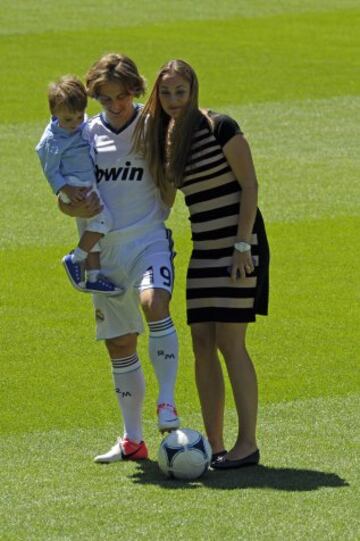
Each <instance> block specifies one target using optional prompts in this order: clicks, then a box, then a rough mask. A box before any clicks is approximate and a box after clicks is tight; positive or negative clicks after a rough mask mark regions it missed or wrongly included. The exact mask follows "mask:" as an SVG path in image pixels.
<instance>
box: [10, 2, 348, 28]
mask: <svg viewBox="0 0 360 541" xmlns="http://www.w3.org/2000/svg"><path fill="white" fill-rule="evenodd" d="M356 8H358V2H357V1H356V0H342V2H341V4H340V3H339V1H338V0H327V2H322V1H319V0H288V2H286V4H284V3H277V2H268V1H267V0H245V1H242V2H233V0H223V2H222V4H221V18H223V19H232V18H234V17H242V18H253V17H264V16H265V17H266V16H273V15H279V14H284V13H288V14H289V13H291V14H299V13H306V12H326V11H334V10H336V11H344V10H349V9H356ZM99 10H101V11H100V13H99ZM110 13H111V17H109V14H110ZM204 17H205V18H206V19H216V20H218V19H219V4H218V2H217V0H206V1H204V0H198V1H197V2H196V3H194V2H193V1H192V0H172V1H171V3H169V2H168V0H157V1H156V2H152V3H151V4H149V2H148V1H147V0H138V1H137V2H136V11H135V10H134V6H133V5H132V4H131V3H127V2H118V1H116V0H103V1H102V3H101V6H100V7H99V4H98V3H97V2H96V0H85V1H83V2H81V4H77V5H76V17H74V2H73V1H72V0H62V2H61V4H56V3H49V2H46V1H45V0H35V1H32V2H29V1H28V0H15V1H14V0H2V13H1V19H0V21H1V28H0V35H10V34H24V33H27V34H29V33H39V32H44V31H52V32H53V31H55V32H56V31H58V30H59V26H61V25H64V26H66V28H67V29H68V30H79V29H82V28H97V27H98V26H99V21H101V24H102V26H103V27H109V26H113V25H114V24H116V26H118V27H120V28H121V29H122V28H123V27H133V26H138V25H141V24H144V23H146V24H154V23H158V22H174V21H184V20H185V21H188V20H202V19H204ZM39 19H40V20H41V24H40V25H39Z"/></svg>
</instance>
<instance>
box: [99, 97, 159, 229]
mask: <svg viewBox="0 0 360 541" xmlns="http://www.w3.org/2000/svg"><path fill="white" fill-rule="evenodd" d="M140 110H141V109H140V107H137V115H136V116H135V118H134V119H133V120H132V121H130V123H129V124H128V125H127V126H125V127H124V128H123V129H121V130H120V131H119V133H117V132H116V131H114V130H113V129H112V128H111V126H110V125H109V124H108V123H107V122H106V118H105V117H104V114H103V113H100V114H99V115H96V116H94V117H93V118H90V119H89V121H88V122H89V124H88V125H89V134H90V139H91V143H92V146H93V152H94V161H95V166H96V171H95V172H96V180H97V188H98V190H99V192H100V195H101V197H102V199H103V201H104V203H105V205H106V207H107V208H108V209H109V210H110V212H111V215H112V216H113V219H114V226H113V230H116V231H120V230H121V231H122V232H124V233H126V232H127V231H128V232H129V233H130V232H132V233H133V232H134V231H136V230H137V229H139V230H144V229H147V228H148V227H150V226H154V225H156V224H158V223H162V222H163V221H164V220H165V219H166V218H167V217H168V215H169V209H168V207H167V206H166V205H165V204H164V203H163V202H162V200H161V197H160V192H159V190H158V188H157V187H156V185H155V183H154V181H153V179H152V177H151V175H150V172H149V169H148V166H147V164H146V162H145V160H143V159H142V158H141V157H140V156H139V155H137V154H134V153H133V152H132V151H131V149H132V144H133V142H132V136H133V132H134V128H135V126H136V123H137V121H138V118H139V113H140Z"/></svg>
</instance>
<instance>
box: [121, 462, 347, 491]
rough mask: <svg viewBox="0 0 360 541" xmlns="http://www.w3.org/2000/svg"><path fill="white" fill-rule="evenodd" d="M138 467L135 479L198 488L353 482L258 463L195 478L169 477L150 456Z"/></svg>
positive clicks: (300, 487) (304, 487)
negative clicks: (189, 479) (258, 464)
mask: <svg viewBox="0 0 360 541" xmlns="http://www.w3.org/2000/svg"><path fill="white" fill-rule="evenodd" d="M137 467H138V470H137V471H136V472H135V473H134V474H132V475H131V476H130V479H131V480H132V481H133V482H134V483H139V484H143V485H158V486H161V487H163V488H170V489H176V488H181V489H184V488H189V489H196V488H198V487H201V486H205V487H207V488H214V489H216V488H218V489H227V490H233V489H245V488H271V489H274V490H288V491H291V492H296V491H298V492H305V491H311V490H318V489H319V488H323V487H328V488H339V487H346V486H349V483H347V481H345V480H344V479H342V478H341V477H339V476H338V475H336V473H325V472H321V471H316V470H300V469H295V468H271V467H268V466H262V465H260V466H255V467H251V468H240V469H238V470H228V471H222V472H220V471H211V470H210V471H209V472H207V474H206V475H205V476H204V477H201V478H200V479H196V480H195V481H181V480H176V479H167V478H166V477H164V475H163V474H162V473H161V472H160V470H159V467H158V464H157V462H155V461H152V460H146V461H142V462H138V463H137Z"/></svg>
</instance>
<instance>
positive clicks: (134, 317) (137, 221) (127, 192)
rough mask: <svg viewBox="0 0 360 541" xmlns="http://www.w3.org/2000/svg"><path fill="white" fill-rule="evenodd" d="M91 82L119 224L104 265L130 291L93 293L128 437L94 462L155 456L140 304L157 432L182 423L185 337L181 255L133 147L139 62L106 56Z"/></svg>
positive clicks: (100, 163)
mask: <svg viewBox="0 0 360 541" xmlns="http://www.w3.org/2000/svg"><path fill="white" fill-rule="evenodd" d="M86 85H87V90H88V94H89V95H90V96H91V97H93V98H96V99H97V100H98V101H99V102H100V103H101V105H102V107H103V112H102V113H100V114H99V115H97V116H95V117H94V118H92V119H91V120H90V121H89V132H90V137H91V141H92V144H93V148H94V150H95V166H96V171H95V173H96V179H97V187H98V190H99V192H100V195H101V198H102V200H103V201H104V204H105V205H106V207H107V208H108V209H109V210H110V212H111V215H112V216H113V219H114V226H113V230H112V231H110V232H109V233H108V234H107V235H106V237H105V238H104V239H102V240H101V265H102V268H103V272H104V273H105V274H106V275H107V276H108V277H109V279H110V280H112V281H114V283H118V284H121V285H122V286H123V287H124V288H125V289H126V292H125V293H124V295H120V296H118V297H104V296H101V295H97V294H95V295H94V305H95V314H96V325H97V338H98V339H103V340H105V344H106V346H107V349H108V352H109V355H110V359H111V363H112V374H113V380H114V386H115V393H116V396H117V399H118V404H119V407H120V410H121V412H122V416H123V420H124V434H123V437H121V438H119V440H118V441H117V442H116V444H115V445H114V446H113V447H112V448H111V449H110V451H109V452H108V453H105V454H103V455H99V456H97V457H95V462H102V463H108V462H114V461H118V460H124V459H130V460H139V459H144V458H147V456H148V452H147V448H146V445H145V442H144V441H143V435H142V426H141V409H142V403H143V399H144V393H145V383H144V376H143V371H142V367H141V363H140V360H139V358H138V355H137V352H136V346H137V336H138V334H140V333H141V332H142V331H143V321H142V315H141V311H140V305H141V307H142V310H143V312H144V314H145V318H146V320H147V322H148V325H149V331H150V339H149V340H150V344H149V356H150V359H151V362H152V364H153V366H154V369H155V373H156V377H157V380H158V383H159V395H158V401H157V402H158V403H157V413H158V428H159V430H160V431H161V432H163V431H166V430H173V429H176V428H178V427H179V424H180V423H179V418H178V416H177V413H176V409H175V400H174V387H175V380H176V374H177V366H178V340H177V334H176V330H175V327H174V326H173V323H172V320H171V317H170V314H169V301H170V297H171V292H172V287H173V278H174V273H173V265H172V259H173V255H174V254H173V252H172V243H171V235H170V232H169V230H167V229H166V228H165V225H164V220H165V219H166V218H167V216H168V214H169V208H168V207H167V206H166V205H165V204H164V203H163V201H162V199H161V197H160V192H159V190H158V188H157V186H156V185H155V183H154V180H153V179H152V177H151V176H150V173H149V170H148V167H147V164H146V163H145V161H144V160H143V159H142V158H141V157H140V156H139V155H136V154H134V153H132V150H131V149H132V135H133V131H134V128H135V126H136V123H137V120H138V115H139V111H140V107H139V106H138V105H135V104H134V103H133V99H134V97H138V96H140V95H141V94H143V93H144V90H145V82H144V79H143V78H142V77H141V75H139V73H138V70H137V68H136V65H135V64H134V63H133V62H132V60H130V59H129V58H127V57H125V56H123V55H118V54H108V55H105V56H104V57H102V58H101V59H100V60H99V61H98V62H96V63H95V64H94V65H93V66H92V68H91V69H90V70H89V72H88V74H87V77H86ZM60 208H61V209H62V210H63V211H64V212H65V213H67V214H69V215H72V216H79V217H89V216H91V215H92V214H94V213H96V212H98V211H99V203H98V201H97V200H96V198H95V197H94V196H90V197H89V198H88V200H87V201H86V202H85V203H83V202H81V203H78V204H75V205H64V204H63V203H60Z"/></svg>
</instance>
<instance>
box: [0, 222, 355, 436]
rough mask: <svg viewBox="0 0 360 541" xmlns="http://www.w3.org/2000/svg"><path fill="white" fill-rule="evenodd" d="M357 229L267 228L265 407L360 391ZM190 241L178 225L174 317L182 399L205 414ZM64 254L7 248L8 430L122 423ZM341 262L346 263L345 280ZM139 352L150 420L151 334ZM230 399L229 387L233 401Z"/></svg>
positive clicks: (87, 304) (256, 340)
mask: <svg viewBox="0 0 360 541" xmlns="http://www.w3.org/2000/svg"><path fill="white" fill-rule="evenodd" d="M358 227H359V220H355V219H351V218H347V219H345V218H343V219H340V218H339V219H335V220H322V221H316V222H311V221H309V222H302V223H295V224H287V225H286V226H284V225H283V224H270V226H269V227H268V233H269V240H270V245H271V250H272V267H271V298H270V315H269V317H268V318H262V317H259V318H258V322H257V323H256V325H251V326H250V330H249V347H250V351H251V352H252V355H253V358H254V361H255V362H256V365H257V369H258V374H259V385H260V399H261V402H262V403H268V402H278V401H282V400H292V399H294V398H300V397H307V398H311V397H316V396H331V395H346V394H348V393H349V392H355V391H356V390H358V389H359V372H358V366H357V365H358V362H357V359H358V355H357V339H356V337H357V329H358V310H357V306H356V304H355V300H354V299H355V297H356V287H357V282H356V276H357V272H356V269H357V266H356V252H354V244H353V239H354V238H355V234H356V231H357V230H358V229H357V228H358ZM181 239H182V237H181V232H180V231H178V235H177V239H176V240H177V251H178V255H177V258H176V268H177V280H176V286H175V293H174V299H173V310H172V312H173V317H174V320H175V322H176V324H177V326H178V332H179V337H180V342H181V362H180V372H179V379H178V385H177V400H178V403H179V408H180V409H181V410H182V412H183V413H184V414H186V413H187V412H191V411H192V410H193V409H196V410H199V405H198V399H197V396H196V390H195V383H194V377H193V353H192V349H191V340H190V336H189V329H188V327H187V325H186V322H185V293H184V288H185V268H186V265H187V260H188V257H189V253H190V246H189V245H188V244H182V241H181ZM186 242H187V240H186ZM63 252H64V249H61V248H56V249H54V248H43V249H40V248H32V249H30V250H29V249H23V248H21V249H18V250H12V251H10V250H9V251H7V252H6V261H7V265H6V267H5V269H4V272H5V275H4V279H5V282H6V283H7V285H8V287H7V289H6V292H3V293H2V307H1V319H2V329H4V330H5V329H6V332H4V331H3V333H2V334H3V336H2V354H3V357H4V359H5V362H6V371H4V373H3V378H2V379H1V384H0V385H1V390H2V392H1V393H0V409H1V412H2V416H1V431H2V432H3V433H5V432H21V431H27V430H29V429H32V430H43V429H49V428H50V427H60V428H65V427H66V428H69V427H76V426H79V427H87V426H101V425H103V424H107V423H108V422H109V421H112V420H115V419H117V418H118V412H117V407H116V404H115V400H114V397H113V392H112V382H111V375H110V367H109V363H108V361H107V356H106V353H105V350H104V348H103V345H102V344H100V343H95V342H94V341H93V336H94V329H93V327H94V321H93V310H92V307H91V301H90V299H89V298H88V297H86V296H84V295H82V294H80V293H78V292H76V291H75V290H73V289H72V288H71V286H70V285H69V284H68V281H67V278H66V276H65V273H64V270H63V269H62V268H61V265H60V263H59V259H60V256H61V254H62V253H63ZM339 261H346V273H345V274H344V275H343V278H342V277H341V273H342V272H344V269H343V266H342V268H341V269H340V268H339V263H338V262H339ZM15 269H21V270H18V271H15ZM29 276H30V277H31V287H30V286H29V280H28V277H29ZM29 291H31V294H29ZM23 344H24V347H22V345H23ZM139 352H140V356H141V358H142V360H143V364H144V369H145V372H146V378H147V380H148V382H149V383H148V391H147V399H146V403H145V418H146V419H148V418H152V417H153V414H154V409H155V406H154V405H155V400H156V385H155V382H154V376H153V371H152V368H151V366H150V363H149V361H148V353H147V340H146V337H145V336H144V337H142V338H141V340H140V348H139ZM95 381H96V384H94V382H95ZM29 393H30V394H29ZM24 394H25V398H24ZM230 396H231V393H230V392H229V399H228V405H229V407H232V401H231V399H230ZM26 397H28V398H26ZM29 397H31V399H30V398H29ZM24 400H25V401H26V408H24Z"/></svg>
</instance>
